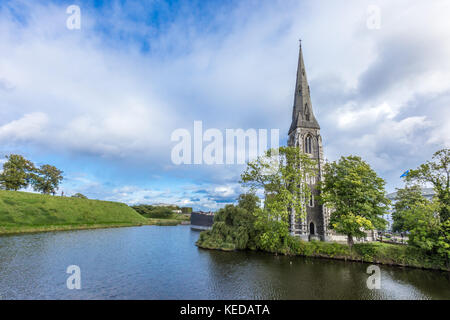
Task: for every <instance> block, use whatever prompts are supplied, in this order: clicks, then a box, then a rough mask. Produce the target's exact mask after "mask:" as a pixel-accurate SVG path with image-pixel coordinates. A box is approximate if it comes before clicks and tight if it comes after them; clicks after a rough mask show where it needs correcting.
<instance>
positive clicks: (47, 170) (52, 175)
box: [31, 164, 63, 194]
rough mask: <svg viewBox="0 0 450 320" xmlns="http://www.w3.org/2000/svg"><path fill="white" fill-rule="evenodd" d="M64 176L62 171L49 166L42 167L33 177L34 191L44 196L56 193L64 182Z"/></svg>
mask: <svg viewBox="0 0 450 320" xmlns="http://www.w3.org/2000/svg"><path fill="white" fill-rule="evenodd" d="M62 174H63V172H62V171H61V170H59V169H58V168H56V167H54V166H51V165H49V164H44V165H42V166H40V167H39V169H38V170H36V174H34V175H33V177H32V182H31V183H32V185H33V189H34V190H35V191H39V192H42V193H43V194H50V193H55V192H56V189H58V186H59V184H60V183H61V181H62V180H63V176H62Z"/></svg>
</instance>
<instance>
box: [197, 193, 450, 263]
mask: <svg viewBox="0 0 450 320" xmlns="http://www.w3.org/2000/svg"><path fill="white" fill-rule="evenodd" d="M253 197H254V196H253V195H241V197H240V201H239V204H238V205H237V206H233V205H227V206H226V207H225V208H223V209H220V210H219V211H218V212H217V213H216V215H215V217H214V224H213V227H212V229H211V230H207V231H203V232H201V233H200V236H199V239H198V241H197V242H196V245H197V246H198V247H199V248H202V249H209V250H221V251H241V250H242V251H243V250H249V251H260V252H266V253H272V254H276V255H279V254H280V255H288V256H302V257H311V258H322V259H324V258H325V259H334V260H344V261H355V262H364V263H375V264H383V265H391V266H401V267H412V268H422V269H431V270H442V271H450V268H449V262H448V261H447V260H446V258H445V257H443V256H440V255H435V254H430V253H429V252H427V251H426V250H424V249H422V248H418V247H415V246H411V245H401V244H388V243H381V242H367V243H355V244H354V245H353V246H352V247H350V246H348V245H347V244H344V243H338V242H324V241H310V242H306V241H302V240H300V239H299V238H297V237H293V236H291V235H285V236H283V237H279V238H277V239H275V240H274V241H273V242H272V244H274V245H267V241H265V239H264V233H263V232H262V231H263V230H264V226H263V225H258V223H255V222H257V219H256V217H255V214H252V213H249V211H248V209H249V210H259V209H255V208H254V207H253V208H252V207H251V206H252V201H255V198H253ZM245 207H246V208H247V209H246V208H245ZM273 236H274V237H276V235H273Z"/></svg>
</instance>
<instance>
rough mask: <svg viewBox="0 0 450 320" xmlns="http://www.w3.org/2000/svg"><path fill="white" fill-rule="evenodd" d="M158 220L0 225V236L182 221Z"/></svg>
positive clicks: (157, 224)
mask: <svg viewBox="0 0 450 320" xmlns="http://www.w3.org/2000/svg"><path fill="white" fill-rule="evenodd" d="M154 220H158V221H148V222H147V223H111V224H91V225H89V224H80V225H49V226H36V227H27V226H21V227H11V228H7V227H0V237H3V236H18V235H26V234H34V233H44V232H54V231H56V232H58V231H74V230H95V229H112V228H127V227H128V228H129V227H142V226H177V225H181V224H182V221H178V222H176V221H175V220H170V219H168V221H164V219H154Z"/></svg>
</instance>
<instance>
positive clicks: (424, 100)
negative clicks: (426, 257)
mask: <svg viewBox="0 0 450 320" xmlns="http://www.w3.org/2000/svg"><path fill="white" fill-rule="evenodd" d="M72 4H75V5H78V6H79V7H80V9H81V29H80V30H69V29H67V28H66V20H67V18H68V17H69V15H68V14H67V13H66V8H67V7H68V6H69V5H72ZM370 5H376V6H377V7H378V8H379V9H380V18H381V20H380V28H379V29H370V28H368V27H367V19H368V17H369V15H370V13H368V8H369V6H370ZM449 15H450V4H449V2H448V1H445V0H442V1H439V0H435V1H429V2H426V3H425V2H421V1H406V0H399V1H395V3H392V1H377V0H372V1H361V0H353V1H347V2H346V5H345V6H342V2H341V1H337V0H328V1H325V0H324V1H289V0H283V1H250V0H248V1H7V0H3V1H1V3H0V155H2V156H3V155H6V154H9V153H20V154H23V155H25V156H26V157H27V158H29V159H30V160H32V161H34V162H36V163H38V164H42V163H50V164H53V165H55V166H57V167H59V168H61V169H62V170H64V173H65V180H64V182H63V184H62V187H61V190H64V192H65V193H66V194H69V195H70V194H73V193H75V192H82V193H84V194H86V195H87V196H89V197H91V198H97V199H105V200H114V201H123V202H127V203H130V204H132V203H155V202H170V203H176V204H179V205H187V206H193V207H194V208H196V209H213V210H214V209H216V208H218V207H221V206H223V205H224V204H225V203H229V202H233V201H234V200H235V199H236V197H237V195H238V194H239V192H240V191H241V190H240V187H239V183H238V181H239V174H240V173H241V171H242V170H243V169H244V168H243V166H240V165H213V166H208V165H181V166H176V165H174V164H173V163H172V161H171V158H170V155H171V149H172V148H173V146H174V143H173V142H172V141H171V139H170V137H171V133H172V132H173V131H174V130H175V129H177V128H186V129H188V130H192V127H193V122H194V121H196V120H201V121H203V126H204V128H217V129H219V130H225V129H227V128H232V129H237V128H243V129H249V128H255V129H279V130H280V143H281V144H284V143H285V141H286V138H285V137H286V135H287V130H288V129H289V125H290V120H291V112H292V104H293V91H294V85H295V73H296V63H297V55H298V39H299V38H302V40H303V49H304V58H305V63H306V68H307V73H308V79H309V82H310V86H311V94H312V103H313V108H314V112H315V115H316V118H317V119H318V121H319V123H320V125H321V128H322V137H323V142H324V151H325V155H326V157H327V159H329V160H336V159H338V158H339V157H340V156H342V155H350V154H353V155H359V156H361V157H363V158H364V159H365V160H367V161H368V162H369V163H370V164H371V165H372V167H373V168H374V169H375V170H376V171H377V172H378V174H379V175H380V176H381V177H383V178H384V179H385V180H386V181H387V189H388V191H394V188H395V187H400V186H402V181H401V179H400V178H399V176H400V175H401V174H402V173H403V172H404V171H405V170H406V169H408V168H415V167H416V166H418V165H419V164H420V163H422V162H424V161H425V160H427V159H429V158H431V155H432V154H433V152H434V151H436V150H438V149H440V148H443V147H449V145H450V129H449V128H450V126H448V123H449V120H450V108H449V104H450V59H449V58H448V57H449V56H450V40H449V39H450V22H449V21H448V16H449Z"/></svg>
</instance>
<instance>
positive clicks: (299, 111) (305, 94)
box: [289, 40, 320, 133]
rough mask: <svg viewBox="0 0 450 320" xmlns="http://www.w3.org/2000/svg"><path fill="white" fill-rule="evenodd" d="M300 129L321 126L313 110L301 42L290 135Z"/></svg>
mask: <svg viewBox="0 0 450 320" xmlns="http://www.w3.org/2000/svg"><path fill="white" fill-rule="evenodd" d="M299 127H302V128H314V129H320V126H319V124H318V123H317V120H316V118H315V117H314V113H313V110H312V104H311V96H310V92H309V84H308V79H307V77H306V71H305V62H304V60H303V50H302V42H301V40H300V48H299V54H298V66H297V81H296V84H295V94H294V108H293V112H292V124H291V127H290V129H289V133H291V132H292V131H294V130H295V129H296V128H299Z"/></svg>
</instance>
